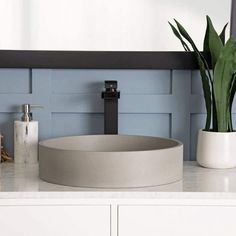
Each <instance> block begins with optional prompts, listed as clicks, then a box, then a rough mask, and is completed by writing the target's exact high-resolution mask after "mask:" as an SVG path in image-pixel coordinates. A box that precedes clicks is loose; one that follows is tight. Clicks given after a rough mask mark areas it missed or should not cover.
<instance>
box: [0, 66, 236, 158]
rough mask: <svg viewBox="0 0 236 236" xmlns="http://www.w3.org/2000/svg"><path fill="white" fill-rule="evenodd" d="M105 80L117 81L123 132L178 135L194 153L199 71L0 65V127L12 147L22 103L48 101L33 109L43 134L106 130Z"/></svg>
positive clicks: (200, 103)
mask: <svg viewBox="0 0 236 236" xmlns="http://www.w3.org/2000/svg"><path fill="white" fill-rule="evenodd" d="M104 80H117V81H118V86H119V89H120V91H121V98H120V100H119V132H120V133H123V134H137V135H152V136H161V137H173V138H176V139H179V140H181V141H182V142H184V145H185V149H184V154H185V157H184V158H185V160H194V159H195V150H196V136H197V131H198V129H199V128H201V127H203V125H204V119H205V107H204V99H203V96H202V90H201V80H200V77H199V73H198V71H175V70H173V71H172V70H84V69H83V70H82V69H81V70H80V69H70V70H64V69H33V70H29V69H0V132H2V133H3V134H4V136H5V140H6V147H7V149H8V150H10V152H11V153H13V121H14V119H16V118H19V117H20V114H19V111H20V109H19V107H20V105H21V104H23V103H33V104H41V105H43V106H44V108H43V109H40V110H35V111H34V118H35V119H36V120H38V121H39V127H40V139H45V138H50V137H58V136H66V135H77V134H100V133H103V100H102V99H101V90H102V89H103V86H104ZM233 110H234V111H236V107H235V104H234V107H233ZM234 121H235V122H236V118H235V116H234Z"/></svg>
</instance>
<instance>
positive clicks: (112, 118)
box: [102, 80, 120, 134]
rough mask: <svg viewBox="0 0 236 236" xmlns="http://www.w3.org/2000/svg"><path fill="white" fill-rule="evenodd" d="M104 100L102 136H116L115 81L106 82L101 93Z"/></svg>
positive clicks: (116, 93)
mask: <svg viewBox="0 0 236 236" xmlns="http://www.w3.org/2000/svg"><path fill="white" fill-rule="evenodd" d="M102 98H103V99H104V134H118V99H119V98H120V92H119V91H117V81H115V80H106V81H105V90H104V91H103V92H102Z"/></svg>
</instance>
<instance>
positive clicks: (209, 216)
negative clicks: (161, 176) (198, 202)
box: [118, 206, 236, 236]
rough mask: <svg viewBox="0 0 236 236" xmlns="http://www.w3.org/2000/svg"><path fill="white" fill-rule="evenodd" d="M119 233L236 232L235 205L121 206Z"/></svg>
mask: <svg viewBox="0 0 236 236" xmlns="http://www.w3.org/2000/svg"><path fill="white" fill-rule="evenodd" d="M118 221H119V226H118V231H119V236H134V235H135V236H147V235H148V236H159V235H160V236H190V235H191V236H222V235H224V236H235V235H236V223H235V222H236V207H233V206H120V207H119V217H118Z"/></svg>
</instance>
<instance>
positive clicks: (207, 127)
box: [196, 53, 212, 131]
mask: <svg viewBox="0 0 236 236" xmlns="http://www.w3.org/2000/svg"><path fill="white" fill-rule="evenodd" d="M196 57H197V61H198V65H199V70H200V74H201V79H202V88H203V94H204V99H205V106H206V111H207V118H206V124H205V130H206V131H210V127H211V110H212V108H211V102H212V101H211V88H210V85H209V78H208V76H207V74H206V68H205V65H204V63H203V61H202V59H201V57H200V56H199V55H198V54H197V53H196Z"/></svg>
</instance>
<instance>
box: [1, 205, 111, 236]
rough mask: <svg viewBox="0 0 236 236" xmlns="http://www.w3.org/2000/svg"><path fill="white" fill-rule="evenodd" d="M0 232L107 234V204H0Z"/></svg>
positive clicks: (23, 235) (21, 235) (9, 235)
mask: <svg viewBox="0 0 236 236" xmlns="http://www.w3.org/2000/svg"><path fill="white" fill-rule="evenodd" d="M42 202H43V201H42ZM68 202H69V201H68ZM0 235H1V236H100V235H101V236H110V207H109V206H96V205H93V206H92V205H91V206H86V205H84V206H81V205H71V206H70V205H5V206H4V205H1V206H0Z"/></svg>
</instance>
